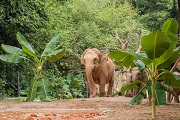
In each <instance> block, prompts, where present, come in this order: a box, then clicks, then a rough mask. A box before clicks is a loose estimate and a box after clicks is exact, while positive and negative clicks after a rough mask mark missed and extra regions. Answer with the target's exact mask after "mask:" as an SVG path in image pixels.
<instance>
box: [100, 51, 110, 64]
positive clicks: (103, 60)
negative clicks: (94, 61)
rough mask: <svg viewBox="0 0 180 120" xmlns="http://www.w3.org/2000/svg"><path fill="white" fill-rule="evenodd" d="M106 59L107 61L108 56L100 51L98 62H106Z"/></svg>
mask: <svg viewBox="0 0 180 120" xmlns="http://www.w3.org/2000/svg"><path fill="white" fill-rule="evenodd" d="M107 61H108V56H107V54H105V53H103V52H101V53H100V54H99V64H104V63H106V62H107Z"/></svg>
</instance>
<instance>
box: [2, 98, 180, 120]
mask: <svg viewBox="0 0 180 120" xmlns="http://www.w3.org/2000/svg"><path fill="white" fill-rule="evenodd" d="M131 99H132V98H128V97H124V96H119V97H96V98H83V99H71V100H56V101H52V102H40V101H36V102H22V103H0V120H151V106H149V105H148V103H147V100H146V99H144V100H143V102H142V104H141V105H130V106H128V105H127V103H128V101H130V100H131ZM156 108H157V112H156V113H157V120H180V104H175V103H171V104H168V105H165V106H157V107H156Z"/></svg>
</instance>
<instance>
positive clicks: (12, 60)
mask: <svg viewBox="0 0 180 120" xmlns="http://www.w3.org/2000/svg"><path fill="white" fill-rule="evenodd" d="M0 60H2V61H4V62H10V63H20V62H22V61H23V60H28V59H27V58H25V57H22V56H14V55H9V54H4V55H0Z"/></svg>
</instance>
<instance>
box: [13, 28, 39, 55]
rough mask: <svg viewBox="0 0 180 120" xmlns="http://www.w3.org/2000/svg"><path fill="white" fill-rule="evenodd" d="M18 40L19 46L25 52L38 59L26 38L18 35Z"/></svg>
mask: <svg viewBox="0 0 180 120" xmlns="http://www.w3.org/2000/svg"><path fill="white" fill-rule="evenodd" d="M16 37H17V40H18V42H19V44H20V45H21V46H22V49H23V51H25V52H26V53H27V54H28V55H30V56H32V57H36V53H35V51H34V50H33V48H32V47H31V45H30V44H29V42H28V41H27V40H26V39H25V38H24V36H23V35H22V34H21V33H19V32H18V33H17V34H16Z"/></svg>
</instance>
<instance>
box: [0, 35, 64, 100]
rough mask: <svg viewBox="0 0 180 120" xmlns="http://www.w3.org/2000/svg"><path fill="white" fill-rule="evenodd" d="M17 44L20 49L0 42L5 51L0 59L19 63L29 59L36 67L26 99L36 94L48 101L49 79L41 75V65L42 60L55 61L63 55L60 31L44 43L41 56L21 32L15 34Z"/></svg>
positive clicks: (34, 96)
mask: <svg viewBox="0 0 180 120" xmlns="http://www.w3.org/2000/svg"><path fill="white" fill-rule="evenodd" d="M16 37H17V40H18V42H19V44H20V45H21V46H22V49H20V48H18V47H14V46H10V45H5V44H1V47H2V49H3V50H4V51H5V52H6V53H7V54H3V55H0V59H1V60H2V61H5V62H10V63H20V62H22V61H24V60H27V61H30V62H31V63H33V64H34V65H35V67H36V72H34V73H35V75H34V78H33V79H32V81H31V86H30V89H29V91H28V95H27V101H33V100H34V99H35V98H36V96H37V95H38V96H39V98H40V99H41V100H42V101H50V98H49V97H48V93H49V90H50V89H49V88H50V84H49V80H48V79H45V78H44V77H43V75H42V66H43V64H44V62H46V61H51V62H55V61H57V60H59V59H61V58H62V57H63V56H64V55H65V53H66V52H65V49H64V48H63V47H62V46H63V43H60V33H58V34H56V35H55V36H54V37H53V38H52V39H51V40H50V41H49V43H48V44H47V45H46V47H45V49H44V51H43V52H42V54H41V56H38V55H37V54H36V53H35V51H34V49H33V47H32V46H31V45H30V44H29V42H28V41H27V40H26V39H25V37H24V36H23V35H22V34H21V33H19V32H18V33H17V34H16Z"/></svg>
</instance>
